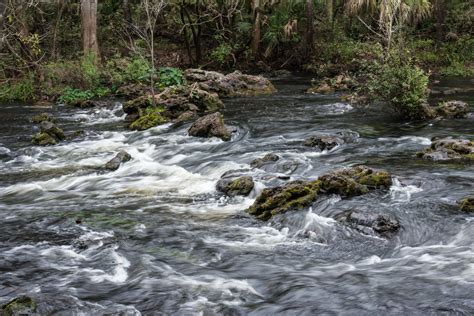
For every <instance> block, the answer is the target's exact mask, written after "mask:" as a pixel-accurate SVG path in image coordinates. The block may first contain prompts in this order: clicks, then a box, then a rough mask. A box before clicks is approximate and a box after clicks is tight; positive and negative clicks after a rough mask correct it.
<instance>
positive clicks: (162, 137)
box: [0, 76, 474, 315]
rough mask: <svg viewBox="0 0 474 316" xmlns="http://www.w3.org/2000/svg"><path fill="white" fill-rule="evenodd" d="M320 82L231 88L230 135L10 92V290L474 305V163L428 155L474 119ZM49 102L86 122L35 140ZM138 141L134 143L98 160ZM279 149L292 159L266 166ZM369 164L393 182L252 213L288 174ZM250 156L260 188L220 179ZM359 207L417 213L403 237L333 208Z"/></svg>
mask: <svg viewBox="0 0 474 316" xmlns="http://www.w3.org/2000/svg"><path fill="white" fill-rule="evenodd" d="M308 83H309V80H308V78H304V77H296V76H295V77H291V78H287V79H278V80H275V84H276V86H277V88H278V90H279V92H278V93H277V94H274V95H270V96H263V97H253V98H236V99H227V100H224V102H225V104H226V109H225V110H223V111H222V113H223V114H224V116H225V119H226V123H227V124H229V125H232V126H234V127H236V129H237V132H236V133H235V134H234V136H233V138H232V141H230V142H223V141H221V140H218V139H201V138H193V137H189V136H187V135H186V130H187V128H188V127H189V125H184V126H181V127H173V126H171V124H168V125H164V126H160V127H156V128H152V129H150V130H147V131H143V132H136V131H128V130H126V129H125V128H124V126H123V123H122V121H123V118H124V116H123V113H122V112H121V106H120V104H119V103H117V104H115V105H114V106H110V107H104V108H93V109H86V110H79V109H71V108H69V107H65V106H62V107H61V106H57V107H53V108H38V107H35V106H28V105H18V104H4V105H2V106H0V216H1V229H0V254H1V256H0V305H1V304H3V303H6V302H7V301H9V300H10V299H12V298H13V297H16V296H19V295H22V294H24V295H28V296H30V297H33V298H34V299H35V300H36V301H37V303H38V309H37V311H38V313H39V314H60V315H70V314H83V315H98V314H122V315H135V314H136V315H139V314H144V315H150V314H163V315H168V314H176V315H221V314H225V315H240V314H242V315H247V314H249V315H275V314H283V315H315V314H348V315H363V314H400V315H402V314H403V315H410V314H420V315H428V314H457V315H460V314H461V315H472V314H474V243H473V240H474V217H473V216H472V214H468V213H463V212H461V211H459V208H458V206H457V205H456V201H457V200H458V199H460V198H462V197H464V196H466V195H468V194H472V192H473V183H474V181H473V180H474V165H472V164H470V165H469V164H447V163H428V162H424V161H419V160H417V159H415V156H414V154H415V152H416V151H419V150H421V149H423V148H425V147H426V146H428V145H429V144H430V140H431V138H432V137H440V136H453V137H470V138H472V137H473V136H474V118H473V117H472V116H471V117H470V118H468V119H459V120H439V121H432V122H427V123H402V122H400V121H398V120H397V119H396V118H395V117H394V116H393V115H392V114H390V113H389V112H387V111H382V110H380V109H357V108H353V107H352V106H350V105H349V104H346V103H343V102H341V101H340V100H339V98H338V97H337V96H321V95H307V94H304V93H303V91H304V89H305V88H306V87H307V85H308ZM469 85H472V81H469V80H460V81H455V80H452V81H449V82H447V83H446V82H441V86H442V87H441V88H443V87H448V86H469ZM455 98H456V99H461V100H465V101H469V102H471V103H472V101H473V100H474V97H473V95H472V94H471V95H469V94H464V95H463V94H460V95H456V97H455ZM45 111H47V112H50V113H53V114H54V115H55V116H57V117H58V119H59V122H58V125H59V126H60V127H63V128H64V129H65V131H66V132H72V131H74V130H77V129H82V130H84V131H85V132H84V134H83V135H82V136H80V137H79V138H77V139H76V140H74V141H68V142H63V143H61V144H59V145H57V146H51V147H36V146H31V144H30V137H31V135H32V134H33V133H34V132H35V126H34V124H31V123H30V122H29V119H30V118H31V117H32V116H33V115H35V114H38V113H41V112H45ZM321 132H322V133H335V132H342V133H343V134H344V135H349V136H350V137H349V138H350V139H351V141H349V142H347V143H346V144H344V145H342V146H340V147H338V148H336V149H333V150H331V151H330V152H322V153H318V152H316V151H315V150H314V148H309V147H304V146H303V145H302V142H303V140H304V139H305V138H307V137H309V136H311V135H313V134H315V133H321ZM121 149H123V150H126V151H127V152H129V153H130V154H131V155H132V157H133V159H132V160H131V161H129V162H127V163H125V164H123V165H122V166H121V167H120V168H119V169H118V170H116V171H114V172H107V173H105V172H100V171H97V169H96V168H97V167H100V166H103V165H104V164H105V163H106V162H107V161H108V160H110V159H111V158H112V157H113V156H114V155H115V154H116V153H117V152H118V151H119V150H121ZM266 153H275V154H277V155H279V156H280V157H281V159H280V160H279V161H278V162H277V163H276V164H275V165H272V166H268V167H265V168H264V169H250V165H249V164H250V161H251V160H253V159H255V158H258V157H262V156H264V155H265V154H266ZM356 164H366V165H368V166H371V167H376V168H383V169H386V170H388V171H389V172H391V173H392V174H393V175H394V177H395V178H394V184H393V185H392V187H391V188H390V190H389V191H386V192H374V193H370V194H367V195H363V196H360V197H355V198H351V199H347V200H341V199H340V198H339V197H338V196H329V197H326V198H323V199H320V200H318V201H317V202H315V203H314V204H313V206H312V207H311V208H309V209H306V210H302V211H295V212H290V213H286V214H284V215H283V216H279V217H276V218H274V219H272V220H271V221H269V222H263V221H259V220H256V219H254V218H252V217H250V216H249V215H247V214H246V213H245V212H244V210H245V209H246V208H247V207H248V206H250V205H251V204H252V203H253V201H254V199H255V197H256V196H257V194H258V193H259V192H260V191H261V190H262V189H263V188H264V187H269V186H275V185H279V184H283V183H285V181H287V180H284V179H285V177H282V175H284V176H290V177H291V179H315V178H316V177H318V176H319V175H321V174H323V173H325V172H327V171H330V170H335V169H338V168H341V167H345V166H353V165H356ZM235 169H249V170H248V171H247V172H248V173H250V174H251V175H252V176H253V178H254V180H255V181H256V186H255V189H254V191H253V192H252V193H251V195H250V196H248V197H235V198H226V197H223V196H222V194H219V193H218V192H216V189H215V184H216V182H217V181H218V179H219V178H220V177H221V175H222V174H223V173H224V172H226V171H228V170H235ZM349 209H358V210H365V211H368V212H370V211H381V212H384V213H389V214H392V215H394V216H395V217H396V218H398V220H399V221H400V224H401V229H400V231H399V232H398V233H397V234H396V235H395V236H394V237H393V238H391V239H389V240H386V239H382V238H378V237H375V236H370V235H364V234H362V233H360V232H359V231H356V230H353V229H351V228H349V227H346V226H344V225H342V224H340V223H339V222H337V221H335V220H334V219H333V218H334V217H335V215H336V214H338V213H340V212H341V211H343V210H349Z"/></svg>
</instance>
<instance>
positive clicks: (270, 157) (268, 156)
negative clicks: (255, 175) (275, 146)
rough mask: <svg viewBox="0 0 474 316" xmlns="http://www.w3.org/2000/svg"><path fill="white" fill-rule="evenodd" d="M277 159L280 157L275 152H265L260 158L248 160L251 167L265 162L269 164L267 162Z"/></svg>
mask: <svg viewBox="0 0 474 316" xmlns="http://www.w3.org/2000/svg"><path fill="white" fill-rule="evenodd" d="M279 159H280V157H279V156H277V155H275V154H266V155H265V156H263V157H262V158H257V159H254V160H252V161H251V162H250V166H251V167H252V168H260V167H262V166H263V165H266V164H269V163H272V162H276V161H278V160H279Z"/></svg>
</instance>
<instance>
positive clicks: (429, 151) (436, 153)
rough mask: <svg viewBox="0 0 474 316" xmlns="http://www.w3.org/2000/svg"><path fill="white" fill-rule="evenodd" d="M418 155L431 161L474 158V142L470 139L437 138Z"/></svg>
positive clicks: (470, 159)
mask: <svg viewBox="0 0 474 316" xmlns="http://www.w3.org/2000/svg"><path fill="white" fill-rule="evenodd" d="M416 156H417V157H419V158H422V159H426V160H431V161H443V160H466V161H472V160H474V142H472V141H470V140H468V139H452V138H443V139H438V140H435V141H433V142H432V143H431V146H430V147H429V148H426V149H425V150H424V151H421V152H418V153H416Z"/></svg>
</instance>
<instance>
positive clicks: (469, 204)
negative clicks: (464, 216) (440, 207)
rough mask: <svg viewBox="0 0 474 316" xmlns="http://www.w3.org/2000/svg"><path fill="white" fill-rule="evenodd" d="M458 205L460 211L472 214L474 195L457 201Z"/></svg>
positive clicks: (473, 210)
mask: <svg viewBox="0 0 474 316" xmlns="http://www.w3.org/2000/svg"><path fill="white" fill-rule="evenodd" d="M458 204H459V206H460V208H461V211H464V212H474V195H473V196H468V197H466V198H464V199H462V200H460V201H458Z"/></svg>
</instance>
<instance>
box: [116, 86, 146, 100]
mask: <svg viewBox="0 0 474 316" xmlns="http://www.w3.org/2000/svg"><path fill="white" fill-rule="evenodd" d="M149 91H150V86H148V85H145V84H142V83H131V84H127V85H124V86H121V87H119V88H118V89H117V91H116V94H117V95H118V96H122V97H127V98H136V97H138V96H140V95H144V94H148V93H149Z"/></svg>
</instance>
